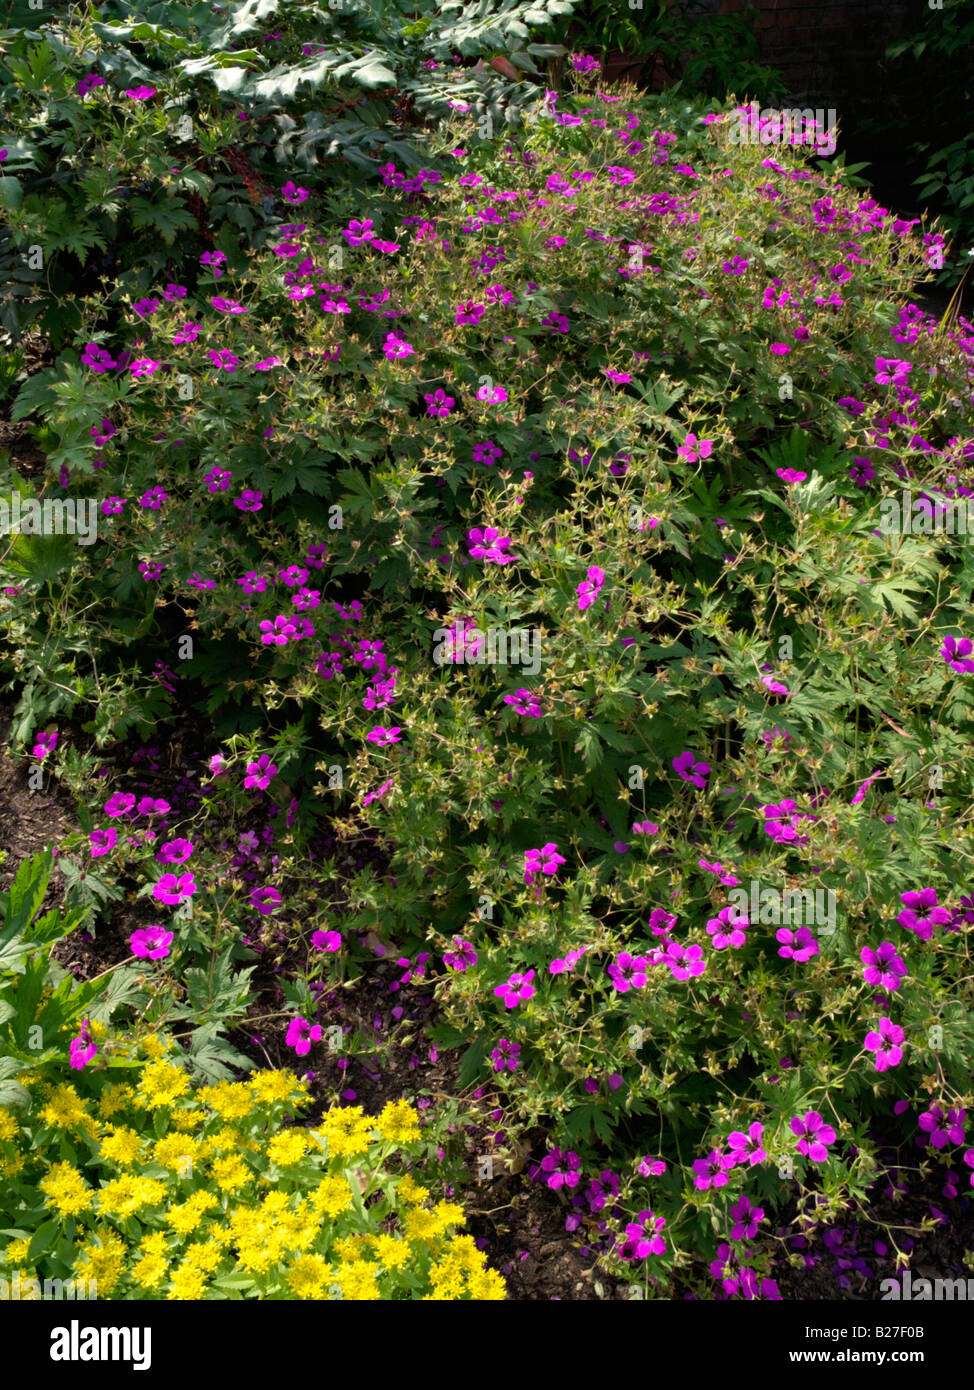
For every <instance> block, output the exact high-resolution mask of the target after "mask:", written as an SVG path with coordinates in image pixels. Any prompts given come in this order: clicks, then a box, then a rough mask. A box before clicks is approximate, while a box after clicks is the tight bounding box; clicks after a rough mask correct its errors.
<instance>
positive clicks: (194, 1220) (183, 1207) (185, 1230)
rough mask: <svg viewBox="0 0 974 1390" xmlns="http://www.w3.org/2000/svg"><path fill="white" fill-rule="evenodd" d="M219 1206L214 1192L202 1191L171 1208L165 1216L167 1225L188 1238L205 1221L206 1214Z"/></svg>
mask: <svg viewBox="0 0 974 1390" xmlns="http://www.w3.org/2000/svg"><path fill="white" fill-rule="evenodd" d="M217 1205H218V1202H217V1199H216V1197H215V1196H214V1195H213V1193H212V1192H207V1191H206V1190H205V1189H200V1191H199V1192H194V1193H193V1195H192V1197H188V1198H187V1199H186V1201H185V1202H180V1203H179V1204H178V1205H177V1206H174V1207H170V1208H169V1210H168V1212H167V1213H166V1216H165V1220H166V1224H167V1225H169V1226H171V1227H172V1228H173V1230H174V1231H175V1232H176V1233H177V1235H181V1236H188V1235H189V1234H190V1233H191V1232H192V1231H195V1230H196V1228H197V1226H198V1225H199V1224H200V1222H201V1221H202V1219H203V1214H204V1212H206V1211H207V1210H208V1209H209V1208H210V1207H215V1206H217Z"/></svg>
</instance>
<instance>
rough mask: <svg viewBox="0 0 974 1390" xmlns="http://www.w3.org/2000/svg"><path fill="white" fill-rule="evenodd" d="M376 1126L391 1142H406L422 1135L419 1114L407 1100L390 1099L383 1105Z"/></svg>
mask: <svg viewBox="0 0 974 1390" xmlns="http://www.w3.org/2000/svg"><path fill="white" fill-rule="evenodd" d="M376 1126H377V1128H378V1130H379V1133H380V1134H381V1135H382V1137H383V1139H388V1140H389V1141H390V1142H391V1143H395V1144H406V1143H408V1142H409V1141H410V1140H411V1139H418V1138H419V1137H420V1134H419V1116H418V1115H417V1114H416V1111H415V1110H414V1109H413V1107H412V1106H411V1105H410V1104H409V1102H408V1101H405V1100H396V1101H392V1100H391V1101H389V1103H388V1104H387V1105H386V1106H384V1107H383V1110H382V1113H381V1115H380V1116H379V1118H378V1120H377V1121H376Z"/></svg>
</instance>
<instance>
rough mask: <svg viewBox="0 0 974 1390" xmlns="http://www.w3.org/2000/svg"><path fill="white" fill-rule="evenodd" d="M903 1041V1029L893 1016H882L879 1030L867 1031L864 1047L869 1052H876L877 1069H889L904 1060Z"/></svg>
mask: <svg viewBox="0 0 974 1390" xmlns="http://www.w3.org/2000/svg"><path fill="white" fill-rule="evenodd" d="M902 1041H903V1029H902V1028H900V1027H899V1025H898V1024H896V1023H894V1022H893V1020H892V1019H891V1018H881V1019H880V1020H879V1032H875V1031H873V1032H870V1033H867V1034H866V1039H865V1042H864V1043H863V1047H865V1049H866V1050H867V1052H875V1054H876V1070H877V1071H888V1070H889V1069H890V1067H895V1066H898V1065H899V1063H900V1062H901V1061H902V1060H903V1049H902V1047H900V1043H901V1042H902Z"/></svg>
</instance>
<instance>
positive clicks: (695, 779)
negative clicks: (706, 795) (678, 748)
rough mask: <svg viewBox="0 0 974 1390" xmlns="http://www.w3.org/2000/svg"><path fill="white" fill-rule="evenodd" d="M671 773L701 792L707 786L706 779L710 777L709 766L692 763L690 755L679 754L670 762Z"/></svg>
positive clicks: (692, 759) (687, 753) (691, 755)
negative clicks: (674, 773) (676, 774)
mask: <svg viewBox="0 0 974 1390" xmlns="http://www.w3.org/2000/svg"><path fill="white" fill-rule="evenodd" d="M672 767H673V771H674V772H676V773H678V774H679V776H680V777H682V778H683V780H684V782H691V783H692V784H693V785H694V786H695V787H697V788H698V789H699V790H701V791H702V790H703V789H704V787H706V785H707V778H708V777H709V776H710V764H709V763H698V762H695V761H694V757H693V754H692V753H689V752H686V753H680V754H679V755H678V756H677V757H675V758H674V759H673V761H672Z"/></svg>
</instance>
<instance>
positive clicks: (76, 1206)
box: [38, 1163, 92, 1216]
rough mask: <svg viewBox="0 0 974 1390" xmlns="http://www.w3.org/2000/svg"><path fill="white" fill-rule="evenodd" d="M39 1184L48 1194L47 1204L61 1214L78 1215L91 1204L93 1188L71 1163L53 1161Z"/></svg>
mask: <svg viewBox="0 0 974 1390" xmlns="http://www.w3.org/2000/svg"><path fill="white" fill-rule="evenodd" d="M38 1186H39V1187H40V1189H41V1191H42V1192H43V1193H44V1194H45V1195H46V1196H47V1205H48V1206H49V1207H53V1208H54V1210H55V1211H56V1212H58V1214H59V1215H61V1216H77V1215H78V1214H79V1212H83V1211H87V1210H88V1208H89V1207H90V1206H91V1198H92V1191H91V1188H90V1187H88V1185H87V1183H86V1182H85V1180H84V1178H83V1177H82V1176H81V1174H80V1173H79V1172H78V1170H77V1168H72V1166H71V1164H70V1163H52V1164H51V1166H50V1168H49V1169H48V1171H47V1176H46V1177H44V1178H42V1179H41V1181H40V1183H39V1184H38Z"/></svg>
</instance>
